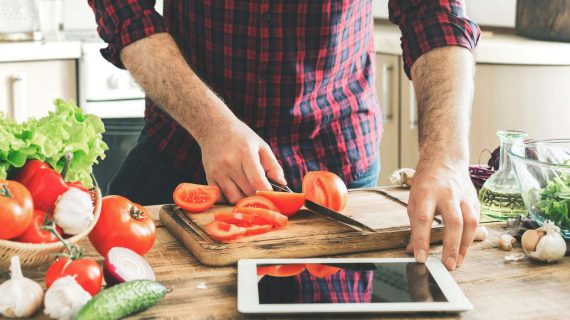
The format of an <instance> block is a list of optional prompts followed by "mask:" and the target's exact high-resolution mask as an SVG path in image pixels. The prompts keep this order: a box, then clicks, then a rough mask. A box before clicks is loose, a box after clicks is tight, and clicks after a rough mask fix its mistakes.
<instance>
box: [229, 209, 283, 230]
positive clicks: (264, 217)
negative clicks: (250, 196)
mask: <svg viewBox="0 0 570 320" xmlns="http://www.w3.org/2000/svg"><path fill="white" fill-rule="evenodd" d="M233 212H239V213H245V214H249V215H251V216H253V217H254V218H256V219H260V220H259V221H263V223H257V224H270V225H273V226H276V227H286V226H287V222H288V221H289V219H288V218H287V216H285V215H282V214H281V213H279V212H276V211H271V210H267V209H261V208H251V207H245V208H234V211H233Z"/></svg>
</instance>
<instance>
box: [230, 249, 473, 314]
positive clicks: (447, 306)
mask: <svg viewBox="0 0 570 320" xmlns="http://www.w3.org/2000/svg"><path fill="white" fill-rule="evenodd" d="M393 262H400V263H405V262H415V260H414V259H413V258H313V259H246V260H240V261H239V262H238V311H239V312H241V313H248V314H287V313H414V312H451V313H457V312H463V311H468V310H471V309H473V305H472V304H471V302H469V299H467V297H466V296H465V294H464V293H463V291H462V290H461V288H459V286H458V285H457V283H456V282H455V280H454V279H453V277H452V276H451V274H450V273H449V271H447V269H446V268H445V266H444V265H443V264H442V263H441V261H440V260H439V259H435V258H431V257H430V258H429V259H428V261H427V262H426V266H427V267H428V269H429V271H430V273H431V274H432V276H433V278H434V280H435V281H436V282H437V284H438V285H439V287H440V288H441V291H442V292H443V294H444V295H445V297H446V299H447V300H448V302H396V303H393V302H390V303H366V304H356V303H338V304H334V303H311V304H259V294H258V285H257V284H258V278H257V270H256V265H258V264H293V263H323V264H326V263H393Z"/></svg>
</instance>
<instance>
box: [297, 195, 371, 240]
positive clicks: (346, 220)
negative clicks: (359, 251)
mask: <svg viewBox="0 0 570 320" xmlns="http://www.w3.org/2000/svg"><path fill="white" fill-rule="evenodd" d="M305 207H307V209H309V210H311V211H313V212H315V213H317V214H319V215H321V216H323V217H325V218H329V219H331V220H334V221H336V222H340V223H342V224H344V225H347V226H349V227H351V228H353V229H356V230H358V231H365V232H376V230H374V229H372V228H370V227H369V226H367V225H365V224H364V223H361V222H358V221H356V220H354V219H352V218H351V217H349V216H346V215H344V214H342V213H340V212H336V211H334V210H331V209H329V208H327V207H325V206H322V205H320V204H318V203H316V202H314V201H311V200H307V199H305Z"/></svg>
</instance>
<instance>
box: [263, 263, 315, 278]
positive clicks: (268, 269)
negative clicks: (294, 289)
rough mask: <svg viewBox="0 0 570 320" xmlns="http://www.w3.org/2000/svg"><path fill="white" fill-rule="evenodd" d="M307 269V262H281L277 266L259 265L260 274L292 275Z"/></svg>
mask: <svg viewBox="0 0 570 320" xmlns="http://www.w3.org/2000/svg"><path fill="white" fill-rule="evenodd" d="M303 271H305V264H303V263H300V264H280V265H276V266H259V267H257V275H258V276H265V275H268V276H273V277H291V276H295V275H298V274H299V273H301V272H303Z"/></svg>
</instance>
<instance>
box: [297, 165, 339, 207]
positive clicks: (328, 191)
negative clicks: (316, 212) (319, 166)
mask: <svg viewBox="0 0 570 320" xmlns="http://www.w3.org/2000/svg"><path fill="white" fill-rule="evenodd" d="M303 193H304V194H305V196H306V198H307V200H311V201H314V202H316V203H318V204H320V205H323V206H325V207H327V208H329V209H332V210H335V211H341V210H342V209H344V207H345V206H346V198H347V194H348V190H347V189H346V185H345V184H344V182H343V181H342V180H341V179H340V178H339V177H338V176H337V175H336V174H334V173H332V172H328V171H311V172H307V174H306V175H305V177H304V178H303Z"/></svg>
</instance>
